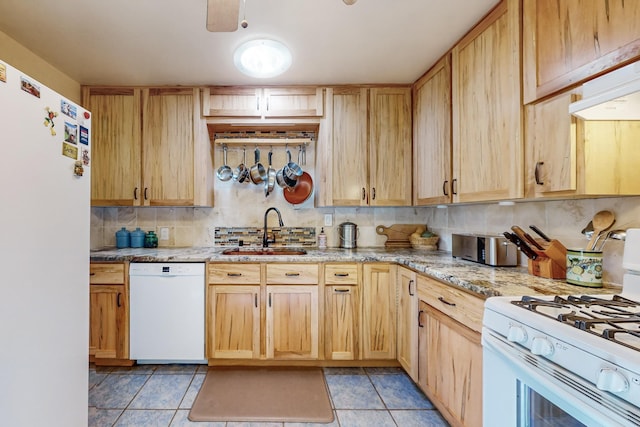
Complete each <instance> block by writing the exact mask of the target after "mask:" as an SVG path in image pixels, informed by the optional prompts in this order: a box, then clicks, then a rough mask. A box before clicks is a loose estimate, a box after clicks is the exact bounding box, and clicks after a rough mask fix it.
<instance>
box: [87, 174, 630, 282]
mask: <svg viewBox="0 0 640 427" xmlns="http://www.w3.org/2000/svg"><path fill="white" fill-rule="evenodd" d="M223 184H227V183H223ZM253 196H254V198H253V201H252V202H250V199H249V197H250V193H249V192H247V193H242V202H241V203H230V202H229V201H227V202H225V201H224V200H223V201H221V199H224V198H223V197H221V196H219V197H218V198H217V199H216V200H217V203H220V207H214V208H187V207H185V208H167V207H158V208H154V207H144V208H131V207H126V208H113V207H105V208H92V209H91V213H92V220H91V247H92V248H93V249H99V248H103V247H113V246H115V232H116V231H117V230H119V229H120V228H121V227H127V228H128V229H131V230H132V229H135V227H140V228H142V229H143V230H145V231H148V230H156V232H158V235H160V228H163V227H166V228H169V240H160V241H159V245H160V246H165V247H167V246H176V247H185V246H205V247H207V246H216V244H217V243H216V228H218V229H220V230H222V229H224V228H230V227H242V228H251V229H253V230H262V227H263V225H262V224H263V221H264V212H265V210H266V209H267V208H268V207H271V206H276V207H277V208H279V209H280V211H281V212H282V219H283V221H284V222H285V226H286V227H293V228H300V229H305V228H312V229H315V232H316V234H317V233H319V232H320V228H321V226H323V224H324V217H325V215H326V214H330V215H331V217H332V220H333V225H332V226H325V227H324V229H325V233H326V234H327V244H328V246H329V247H337V246H339V240H338V224H340V223H342V222H347V221H350V222H354V223H356V224H357V225H358V232H359V236H358V246H359V247H375V246H384V242H385V240H386V237H385V236H382V235H378V234H377V233H376V226H378V225H385V226H389V225H392V224H414V223H415V224H425V225H426V226H427V227H428V229H429V230H431V231H433V232H435V233H437V234H439V235H440V242H439V244H438V247H439V249H442V250H445V251H450V250H451V234H452V233H462V232H467V233H485V234H501V233H502V232H503V231H508V230H509V228H510V227H511V225H514V224H516V225H519V226H521V227H522V228H525V229H528V226H529V225H532V224H534V225H537V226H538V227H539V228H540V229H542V230H543V231H544V232H545V233H546V234H547V235H549V236H550V237H552V238H556V239H558V240H560V241H562V243H563V244H564V245H565V246H567V247H568V248H584V247H585V245H586V243H587V239H586V238H585V237H584V236H583V235H582V234H580V231H581V230H582V229H583V228H584V227H585V226H586V225H587V223H588V222H589V221H590V220H591V218H592V217H593V215H594V214H595V213H596V212H598V211H600V210H603V209H608V210H611V211H612V212H614V213H615V215H616V222H615V224H614V226H613V228H614V229H627V228H631V227H640V197H617V198H602V199H578V200H558V201H544V202H542V201H541V202H517V203H515V204H514V205H512V206H501V205H498V204H497V203H490V204H489V203H487V204H476V205H449V206H448V207H447V208H442V209H439V208H436V207H402V208H314V207H313V202H312V201H310V203H307V202H305V203H303V204H302V205H298V206H292V205H290V204H288V203H287V202H285V201H284V200H281V199H278V198H273V199H271V200H268V201H266V200H265V197H264V195H262V196H260V195H257V194H254V195H253ZM274 223H275V225H276V226H277V222H276V221H275V219H274V218H273V217H269V224H268V227H269V228H271V227H273V226H274ZM258 234H259V233H258ZM259 236H260V238H261V235H260V234H259ZM309 238H310V237H309ZM220 243H221V241H220V242H218V244H220ZM622 249H623V242H620V241H615V240H613V241H610V242H608V243H607V245H606V246H605V249H604V270H605V276H604V280H605V281H606V282H611V283H621V281H622V274H623V270H622ZM521 263H522V264H525V263H526V259H524V257H523V259H522V260H521Z"/></svg>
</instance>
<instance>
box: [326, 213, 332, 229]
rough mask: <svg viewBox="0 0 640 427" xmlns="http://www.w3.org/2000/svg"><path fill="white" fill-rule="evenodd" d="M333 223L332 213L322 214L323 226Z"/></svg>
mask: <svg viewBox="0 0 640 427" xmlns="http://www.w3.org/2000/svg"><path fill="white" fill-rule="evenodd" d="M332 225H333V215H331V214H324V226H325V227H331V226H332Z"/></svg>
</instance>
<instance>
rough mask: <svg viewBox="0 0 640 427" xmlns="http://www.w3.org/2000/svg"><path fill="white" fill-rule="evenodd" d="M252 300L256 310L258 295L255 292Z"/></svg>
mask: <svg viewBox="0 0 640 427" xmlns="http://www.w3.org/2000/svg"><path fill="white" fill-rule="evenodd" d="M253 300H254V304H255V305H256V308H257V307H258V293H257V292H256V293H255V294H254V297H253Z"/></svg>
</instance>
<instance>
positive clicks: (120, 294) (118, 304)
mask: <svg viewBox="0 0 640 427" xmlns="http://www.w3.org/2000/svg"><path fill="white" fill-rule="evenodd" d="M121 297H122V293H121V292H118V296H117V297H116V305H117V306H118V307H122V303H121V302H120V298H121Z"/></svg>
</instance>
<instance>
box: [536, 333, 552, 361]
mask: <svg viewBox="0 0 640 427" xmlns="http://www.w3.org/2000/svg"><path fill="white" fill-rule="evenodd" d="M531 353H533V354H535V355H536V356H545V357H548V356H551V355H552V354H553V344H552V343H551V341H549V339H548V338H545V337H535V338H534V339H533V340H532V341H531Z"/></svg>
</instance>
